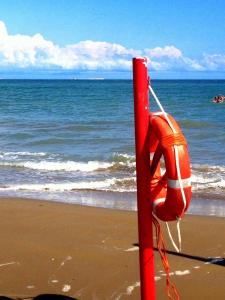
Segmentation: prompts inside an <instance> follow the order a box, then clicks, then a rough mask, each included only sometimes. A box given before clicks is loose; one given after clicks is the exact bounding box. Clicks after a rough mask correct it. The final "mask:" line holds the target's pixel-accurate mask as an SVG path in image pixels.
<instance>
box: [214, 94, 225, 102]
mask: <svg viewBox="0 0 225 300" xmlns="http://www.w3.org/2000/svg"><path fill="white" fill-rule="evenodd" d="M224 99H225V96H222V95H218V96H215V97H214V98H213V102H214V103H222V102H223V101H224Z"/></svg>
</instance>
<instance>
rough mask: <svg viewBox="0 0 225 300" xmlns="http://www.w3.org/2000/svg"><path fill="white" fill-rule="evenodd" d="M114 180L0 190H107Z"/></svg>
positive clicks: (46, 184)
mask: <svg viewBox="0 0 225 300" xmlns="http://www.w3.org/2000/svg"><path fill="white" fill-rule="evenodd" d="M115 180H116V179H115V178H113V179H105V180H102V181H79V182H66V183H43V184H19V185H11V186H4V187H0V190H2V191H6V190H11V191H19V190H27V191H50V192H65V191H73V190H87V189H89V190H103V191H107V190H109V187H110V186H111V185H112V184H114V183H115Z"/></svg>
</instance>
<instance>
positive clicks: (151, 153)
mask: <svg viewBox="0 0 225 300" xmlns="http://www.w3.org/2000/svg"><path fill="white" fill-rule="evenodd" d="M154 154H155V152H150V160H153V157H154Z"/></svg>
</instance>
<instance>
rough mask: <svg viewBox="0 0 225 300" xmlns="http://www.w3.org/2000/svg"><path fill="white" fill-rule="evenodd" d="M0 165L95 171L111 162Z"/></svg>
mask: <svg viewBox="0 0 225 300" xmlns="http://www.w3.org/2000/svg"><path fill="white" fill-rule="evenodd" d="M0 166H3V167H14V168H26V169H32V170H42V171H66V172H75V171H81V172H93V171H96V170H103V169H107V168H109V167H110V166H111V164H110V163H107V162H99V161H88V162H87V163H84V162H74V161H66V162H52V161H45V160H43V161H40V162H32V161H26V162H15V163H14V162H12V163H11V162H2V163H0Z"/></svg>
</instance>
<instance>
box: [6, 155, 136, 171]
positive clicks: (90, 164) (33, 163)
mask: <svg viewBox="0 0 225 300" xmlns="http://www.w3.org/2000/svg"><path fill="white" fill-rule="evenodd" d="M43 158H44V159H43ZM0 167H10V168H25V169H32V170H39V171H65V172H77V171H80V172H94V171H103V170H108V171H109V172H122V171H128V172H129V171H131V172H134V171H135V157H134V156H132V155H128V154H114V155H113V156H112V157H111V158H110V159H109V160H108V161H97V160H93V161H87V162H82V161H80V162H79V161H73V160H67V161H62V157H60V156H59V155H57V154H49V153H45V152H36V153H31V152H4V153H3V152H1V153H0Z"/></svg>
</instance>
